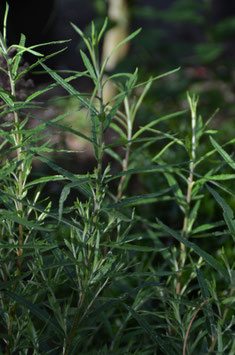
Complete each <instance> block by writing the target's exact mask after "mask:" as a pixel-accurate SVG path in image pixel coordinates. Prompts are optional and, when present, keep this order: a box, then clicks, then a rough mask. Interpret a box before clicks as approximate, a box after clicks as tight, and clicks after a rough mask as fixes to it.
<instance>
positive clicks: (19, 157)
mask: <svg viewBox="0 0 235 355" xmlns="http://www.w3.org/2000/svg"><path fill="white" fill-rule="evenodd" d="M8 76H9V80H10V85H11V95H12V96H13V97H14V99H15V97H16V91H15V82H14V79H13V78H12V73H11V68H10V65H9V64H8ZM13 106H14V103H13ZM14 121H15V127H16V129H17V130H18V129H19V116H18V113H17V111H14ZM14 140H15V145H16V146H18V145H20V144H21V134H20V133H16V134H15V135H14ZM16 154H17V161H18V163H19V162H20V161H21V160H22V148H21V147H19V148H17V150H16ZM17 186H18V191H17V195H18V196H17V197H18V199H17V200H21V196H22V193H23V164H22V163H21V164H19V167H18V181H17ZM15 203H16V208H17V212H18V214H19V216H20V217H22V214H23V204H22V202H21V201H20V202H19V201H16V202H15ZM18 230H19V245H22V244H23V227H22V225H21V224H19V228H18ZM22 252H23V251H22V248H19V249H18V251H17V254H18V256H21V255H22ZM17 268H18V274H20V270H21V259H20V258H19V259H18V260H17Z"/></svg>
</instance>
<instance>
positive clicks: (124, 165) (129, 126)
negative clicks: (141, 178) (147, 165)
mask: <svg viewBox="0 0 235 355" xmlns="http://www.w3.org/2000/svg"><path fill="white" fill-rule="evenodd" d="M124 106H125V111H126V116H127V139H128V141H130V140H131V138H132V120H131V116H130V107H129V102H128V99H127V97H125V99H124ZM130 146H131V143H128V144H127V149H126V153H125V158H124V159H123V161H122V171H125V170H127V168H128V163H129V157H130ZM125 180H126V175H123V176H122V177H121V179H120V182H119V185H118V194H117V198H118V199H120V198H121V197H122V192H123V186H124V183H125Z"/></svg>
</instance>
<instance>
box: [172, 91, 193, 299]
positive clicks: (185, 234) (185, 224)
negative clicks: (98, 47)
mask: <svg viewBox="0 0 235 355" xmlns="http://www.w3.org/2000/svg"><path fill="white" fill-rule="evenodd" d="M188 102H189V106H190V110H191V129H192V139H191V157H190V163H189V177H188V182H187V195H186V207H185V215H184V220H183V228H182V235H183V237H184V238H185V239H188V237H189V233H190V231H191V226H190V225H189V215H190V210H191V200H192V189H193V186H194V181H193V179H194V170H195V161H196V122H197V104H198V98H196V97H195V96H194V95H193V97H190V95H189V94H188ZM185 261H186V248H185V244H183V243H180V258H179V270H182V268H183V267H184V265H185ZM181 277H182V271H180V272H179V273H178V277H177V283H176V294H177V295H179V294H180V292H181Z"/></svg>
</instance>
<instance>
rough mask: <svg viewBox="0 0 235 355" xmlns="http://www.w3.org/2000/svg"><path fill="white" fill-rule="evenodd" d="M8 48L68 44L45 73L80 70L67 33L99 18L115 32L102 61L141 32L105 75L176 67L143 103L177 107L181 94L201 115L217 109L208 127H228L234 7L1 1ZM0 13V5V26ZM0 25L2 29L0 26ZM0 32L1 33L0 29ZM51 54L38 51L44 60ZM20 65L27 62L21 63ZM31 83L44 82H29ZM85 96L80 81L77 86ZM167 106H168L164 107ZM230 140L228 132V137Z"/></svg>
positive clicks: (177, 1) (183, 0) (127, 0)
mask: <svg viewBox="0 0 235 355" xmlns="http://www.w3.org/2000/svg"><path fill="white" fill-rule="evenodd" d="M8 3H9V6H10V12H9V18H8V41H9V44H10V43H15V42H18V41H19V36H20V33H21V32H22V33H24V34H25V35H26V37H27V44H28V46H29V45H33V44H37V43H41V42H49V41H51V40H61V39H71V42H69V43H68V44H67V46H68V49H67V50H66V51H65V52H63V53H62V54H60V55H58V56H56V57H54V59H53V60H51V62H50V65H51V66H52V67H53V69H57V70H59V69H70V70H83V69H84V68H83V66H82V62H81V59H80V54H79V48H80V47H81V46H80V47H79V41H80V39H79V38H78V35H77V34H76V33H75V31H74V30H73V28H72V27H71V25H70V22H73V23H75V24H76V25H77V26H78V27H80V28H81V29H83V30H85V31H86V29H87V26H88V25H89V24H90V22H91V20H94V21H95V22H96V23H97V24H99V25H101V24H102V23H103V20H104V18H105V17H106V16H108V17H109V19H110V22H109V26H110V27H112V28H113V29H115V31H113V32H112V34H111V35H109V36H106V38H105V40H104V42H105V43H103V49H102V51H103V55H105V54H106V52H107V51H108V50H109V49H110V48H112V46H113V44H114V43H116V42H118V41H120V40H122V39H123V38H124V37H125V36H127V35H128V34H130V33H131V32H133V31H134V30H136V29H137V28H140V27H141V28H142V32H141V33H140V35H139V36H138V37H137V38H135V39H134V40H133V41H132V42H131V43H130V44H129V45H128V47H127V46H126V48H125V49H124V50H123V53H121V54H119V57H118V58H117V59H116V60H114V63H113V64H112V65H111V66H110V68H108V70H109V71H112V72H114V71H124V72H125V71H130V72H133V71H134V70H135V68H136V67H138V68H139V73H140V79H141V80H145V79H146V78H148V77H149V76H150V75H152V76H155V75H159V74H160V73H163V72H165V71H169V70H171V69H174V68H177V67H179V66H180V67H181V70H180V71H179V72H178V73H177V74H175V75H173V76H172V77H169V78H168V79H166V80H162V81H161V82H157V83H156V85H155V86H154V88H153V89H152V91H151V93H150V96H149V101H150V102H151V101H154V102H159V105H158V109H159V110H161V109H162V108H163V106H164V107H165V109H166V110H167V111H168V112H169V110H171V109H170V108H169V107H170V106H171V105H173V106H182V105H184V101H185V91H186V90H189V91H193V92H195V93H197V94H200V96H201V106H202V107H203V110H206V113H207V111H209V112H210V111H211V110H215V109H216V108H217V107H219V108H220V112H219V113H218V114H217V117H216V118H215V121H216V120H217V121H218V122H220V123H223V126H224V125H226V124H227V123H229V125H230V124H231V125H232V122H231V121H232V118H233V114H234V110H235V100H234V80H235V72H234V68H233V63H234V59H235V58H234V56H235V50H234V39H235V3H234V2H233V1H229V0H197V1H194V0H87V1H86V2H84V1H83V0H41V1H40V2H37V4H36V5H35V2H32V1H30V0H21V1H15V0H8ZM4 10H5V5H4V1H2V2H1V19H2V18H3V15H4ZM1 22H2V21H1ZM1 27H2V26H1ZM53 50H55V47H53V48H52V47H51V48H50V49H49V47H46V48H45V53H48V51H53ZM26 59H27V61H30V60H32V58H30V56H28V57H27V58H26ZM34 79H35V81H40V80H44V78H43V79H42V78H41V79H40V77H38V76H37V77H36V76H35V78H34ZM79 84H81V86H82V87H81V89H83V86H84V87H85V90H86V89H87V85H88V84H87V80H86V82H85V81H81V80H80V81H79V83H78V85H79ZM169 105H170V106H169ZM230 132H231V130H230Z"/></svg>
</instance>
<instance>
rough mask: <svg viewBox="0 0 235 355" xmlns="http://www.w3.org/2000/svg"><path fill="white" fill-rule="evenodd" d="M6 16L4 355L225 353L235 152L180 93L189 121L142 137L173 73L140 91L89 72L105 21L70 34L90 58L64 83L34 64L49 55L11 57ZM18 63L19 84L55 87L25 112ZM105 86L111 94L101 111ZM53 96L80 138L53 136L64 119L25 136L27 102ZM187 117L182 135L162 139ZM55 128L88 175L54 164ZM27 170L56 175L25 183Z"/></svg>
mask: <svg viewBox="0 0 235 355" xmlns="http://www.w3.org/2000/svg"><path fill="white" fill-rule="evenodd" d="M182 4H183V2H182ZM189 10H190V9H188V12H187V13H185V14H184V18H187V17H188V16H191V15H190V11H189ZM178 11H179V14H180V8H179V9H178ZM7 12H8V7H7V9H6V15H5V21H4V29H3V34H1V36H0V39H1V48H0V54H1V56H2V58H3V61H4V65H5V66H3V67H2V68H1V70H2V71H3V72H4V74H5V75H6V76H7V80H8V81H9V83H10V90H7V89H6V88H1V90H0V96H1V99H2V101H3V105H2V106H1V117H2V121H1V126H0V136H1V142H0V144H1V151H0V154H1V169H0V176H1V182H0V209H1V216H0V233H1V243H0V260H1V281H2V282H1V285H0V309H1V319H0V324H1V325H0V327H1V331H0V332H1V340H0V349H1V350H0V351H1V353H3V354H64V355H66V354H78V353H79V354H93V353H94V354H97V353H98V354H111V353H112V354H157V353H163V354H182V353H183V354H186V353H191V354H192V353H196V352H197V353H198V354H205V353H215V352H216V353H228V354H231V355H232V354H233V353H234V344H235V343H234V341H233V337H232V326H233V310H234V309H233V307H234V306H233V305H234V288H235V286H234V284H235V282H234V279H235V270H234V238H235V226H234V216H233V211H232V208H231V207H230V202H229V199H230V200H231V201H232V199H233V198H234V193H233V191H232V190H231V185H230V181H233V180H234V177H235V175H234V174H233V171H232V170H234V159H233V157H232V156H231V155H230V154H229V153H228V152H227V148H228V147H230V145H232V144H233V143H234V140H230V141H228V142H227V143H226V144H225V145H223V146H221V145H220V144H219V143H218V142H217V141H216V140H215V139H214V138H212V137H211V135H212V134H214V133H215V132H214V131H213V130H210V129H209V127H208V126H209V122H210V119H209V120H208V121H206V122H205V123H204V121H203V119H202V117H201V116H200V115H198V97H196V96H195V95H190V94H188V95H187V99H188V107H189V109H187V110H184V111H179V112H176V113H170V114H166V115H163V116H160V117H159V116H157V115H156V116H155V117H153V119H152V120H151V121H150V122H149V121H148V122H143V125H141V126H140V127H138V126H137V125H136V120H137V117H138V116H139V115H141V108H142V105H143V102H144V100H145V96H146V95H147V94H148V92H149V90H150V89H151V86H152V84H153V82H154V81H156V80H160V79H161V78H162V77H164V76H166V75H170V74H173V73H176V72H177V71H178V69H176V70H173V71H170V72H168V73H166V74H162V75H158V76H157V77H151V78H150V79H149V80H147V81H146V82H144V83H139V81H138V80H139V78H138V70H135V71H134V73H133V74H129V73H128V74H127V73H119V74H116V75H113V76H111V77H109V78H108V79H107V78H106V76H104V73H105V65H106V63H107V62H108V60H109V59H110V57H111V55H112V54H113V53H111V54H110V56H108V57H107V59H106V60H105V61H104V63H100V60H99V58H100V56H99V43H100V41H101V38H102V35H103V34H104V32H105V30H106V26H107V21H105V22H104V25H103V27H102V28H101V30H100V32H97V30H96V27H95V25H94V24H93V23H92V25H91V32H90V35H89V36H85V35H84V33H83V32H82V31H81V30H80V29H79V28H78V27H77V26H76V25H74V24H72V26H73V28H74V30H75V31H76V32H77V33H78V35H79V36H81V37H82V39H83V41H84V43H85V45H86V47H87V52H86V51H81V56H82V59H83V62H84V66H85V72H74V73H73V75H71V76H70V77H67V78H63V77H62V76H60V75H59V73H57V72H56V71H54V70H52V69H50V68H49V67H48V66H47V65H46V64H45V63H44V62H45V60H46V59H47V58H49V57H50V56H45V57H44V56H42V55H41V53H39V52H38V51H37V47H39V46H40V45H38V46H32V47H30V48H27V47H26V39H25V37H24V36H23V35H22V36H21V40H20V44H19V45H12V46H11V47H9V48H8V47H7V36H6V23H7ZM138 33H139V31H136V32H134V33H133V34H131V35H130V36H129V37H128V38H127V39H126V40H124V41H123V42H122V43H120V44H119V45H118V46H117V47H116V49H115V50H117V49H118V48H119V47H120V46H121V45H122V44H124V43H125V42H126V41H128V40H131V39H132V38H134V37H135V36H136V35H137V34H138ZM53 43H54V42H52V43H51V44H53ZM60 43H62V42H60ZM12 49H15V51H14V52H13V54H12ZM24 52H30V53H31V54H33V55H35V56H36V58H38V59H36V61H35V64H34V65H31V67H28V68H27V69H25V70H24V72H23V74H26V73H27V72H28V71H30V70H31V69H33V68H35V67H36V66H39V65H40V66H41V67H42V68H43V69H44V70H45V71H46V72H47V73H48V74H49V75H50V76H51V77H52V78H53V79H54V81H55V83H54V84H52V85H49V86H48V87H47V88H45V89H43V90H41V89H40V90H38V91H35V92H34V93H30V94H29V95H28V96H27V97H26V99H25V100H23V101H22V100H19V99H18V96H17V91H16V83H17V81H19V80H21V79H22V77H23V74H22V71H21V68H20V66H21V60H22V56H23V53H24ZM5 67H6V68H7V69H4V68H5ZM80 76H85V77H87V78H89V79H90V80H91V81H92V82H93V92H92V93H90V94H85V93H81V92H79V91H78V90H77V89H76V88H75V87H74V86H73V85H72V81H73V79H75V78H77V77H80ZM108 80H113V81H115V82H116V84H117V86H118V87H119V92H118V94H117V95H116V96H115V97H114V98H113V99H112V100H111V101H110V102H108V103H105V102H104V101H103V90H104V86H105V84H106V83H107V81H108ZM57 85H60V86H61V87H62V88H63V89H65V91H66V92H67V94H68V98H69V99H71V98H73V100H74V99H75V100H77V107H76V108H75V112H73V115H77V119H78V120H79V113H80V110H81V109H82V110H83V111H82V113H81V115H82V118H83V119H84V111H85V112H86V119H87V120H88V121H89V122H90V131H89V132H88V133H81V132H80V131H79V130H78V129H77V128H76V129H74V128H71V127H69V126H68V125H66V124H63V122H64V120H65V121H66V115H67V114H62V115H58V116H56V117H55V118H53V119H51V120H48V121H47V120H45V119H43V118H37V120H38V121H41V123H39V124H36V125H34V126H33V127H34V128H32V126H29V123H30V122H31V121H33V120H34V115H33V114H31V110H30V109H31V108H32V107H34V109H35V108H37V107H39V104H38V103H37V102H35V101H34V100H35V99H36V97H38V96H40V95H41V94H42V93H45V92H46V91H48V90H52V89H53V87H55V86H57ZM9 117H10V118H9ZM185 117H186V119H187V124H188V126H189V132H190V133H189V134H188V135H187V136H185V135H184V134H182V132H181V131H180V129H179V130H178V131H176V132H172V131H169V129H166V127H167V124H168V122H170V121H177V123H178V122H180V120H184V119H185ZM8 118H9V119H8ZM190 121H191V126H190V124H189V123H188V122H190ZM51 127H53V128H56V129H57V130H58V131H59V132H61V131H64V132H69V133H70V134H73V135H74V136H75V137H76V138H77V139H84V140H85V141H88V142H89V143H91V144H92V147H93V152H94V158H95V162H96V163H95V166H94V169H93V171H92V172H90V173H89V172H85V173H83V174H76V173H73V172H72V171H70V170H66V169H65V168H63V167H61V166H60V165H59V164H58V163H57V161H56V160H55V159H54V157H55V156H56V155H57V153H59V152H60V150H59V149H58V150H57V149H56V148H54V146H53V144H52V142H51V134H50V133H49V134H48V132H50V128H51ZM78 127H79V125H78ZM111 130H112V131H111ZM105 132H114V133H115V137H114V138H115V139H114V141H113V142H111V143H106V141H105V139H104V134H105ZM208 136H209V139H208ZM204 141H208V144H207V146H206V147H207V150H206V151H205V149H201V145H203V142H204ZM65 153H66V154H69V153H71V151H69V150H67V151H66V152H65ZM105 154H108V155H109V156H110V157H111V158H112V164H106V165H105V159H104V156H105ZM34 161H40V163H41V164H43V165H44V166H47V167H49V168H50V169H51V170H50V171H53V172H54V175H53V173H52V172H51V173H50V174H51V175H48V176H44V175H43V174H41V175H40V174H39V173H37V174H35V170H34V169H33V162H34ZM112 165H115V167H116V166H117V168H116V170H115V169H114V170H112V169H111V168H112ZM231 169H232V170H231ZM38 174H39V175H38ZM135 180H136V181H137V183H134V181H135ZM55 182H57V183H59V184H61V185H60V186H62V187H61V190H60V194H59V197H58V198H57V200H56V202H55V201H53V200H52V199H51V197H50V194H49V193H48V190H47V186H48V184H49V183H55ZM205 200H208V201H212V206H213V208H215V210H214V216H210V214H209V213H207V214H205V210H206V208H205V204H204V202H205ZM217 205H218V212H217V210H216V207H215V206H217ZM143 207H144V208H143ZM220 208H221V210H220ZM221 211H223V214H221ZM172 214H173V215H174V216H173V217H172ZM174 217H175V218H174ZM192 240H193V241H192Z"/></svg>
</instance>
